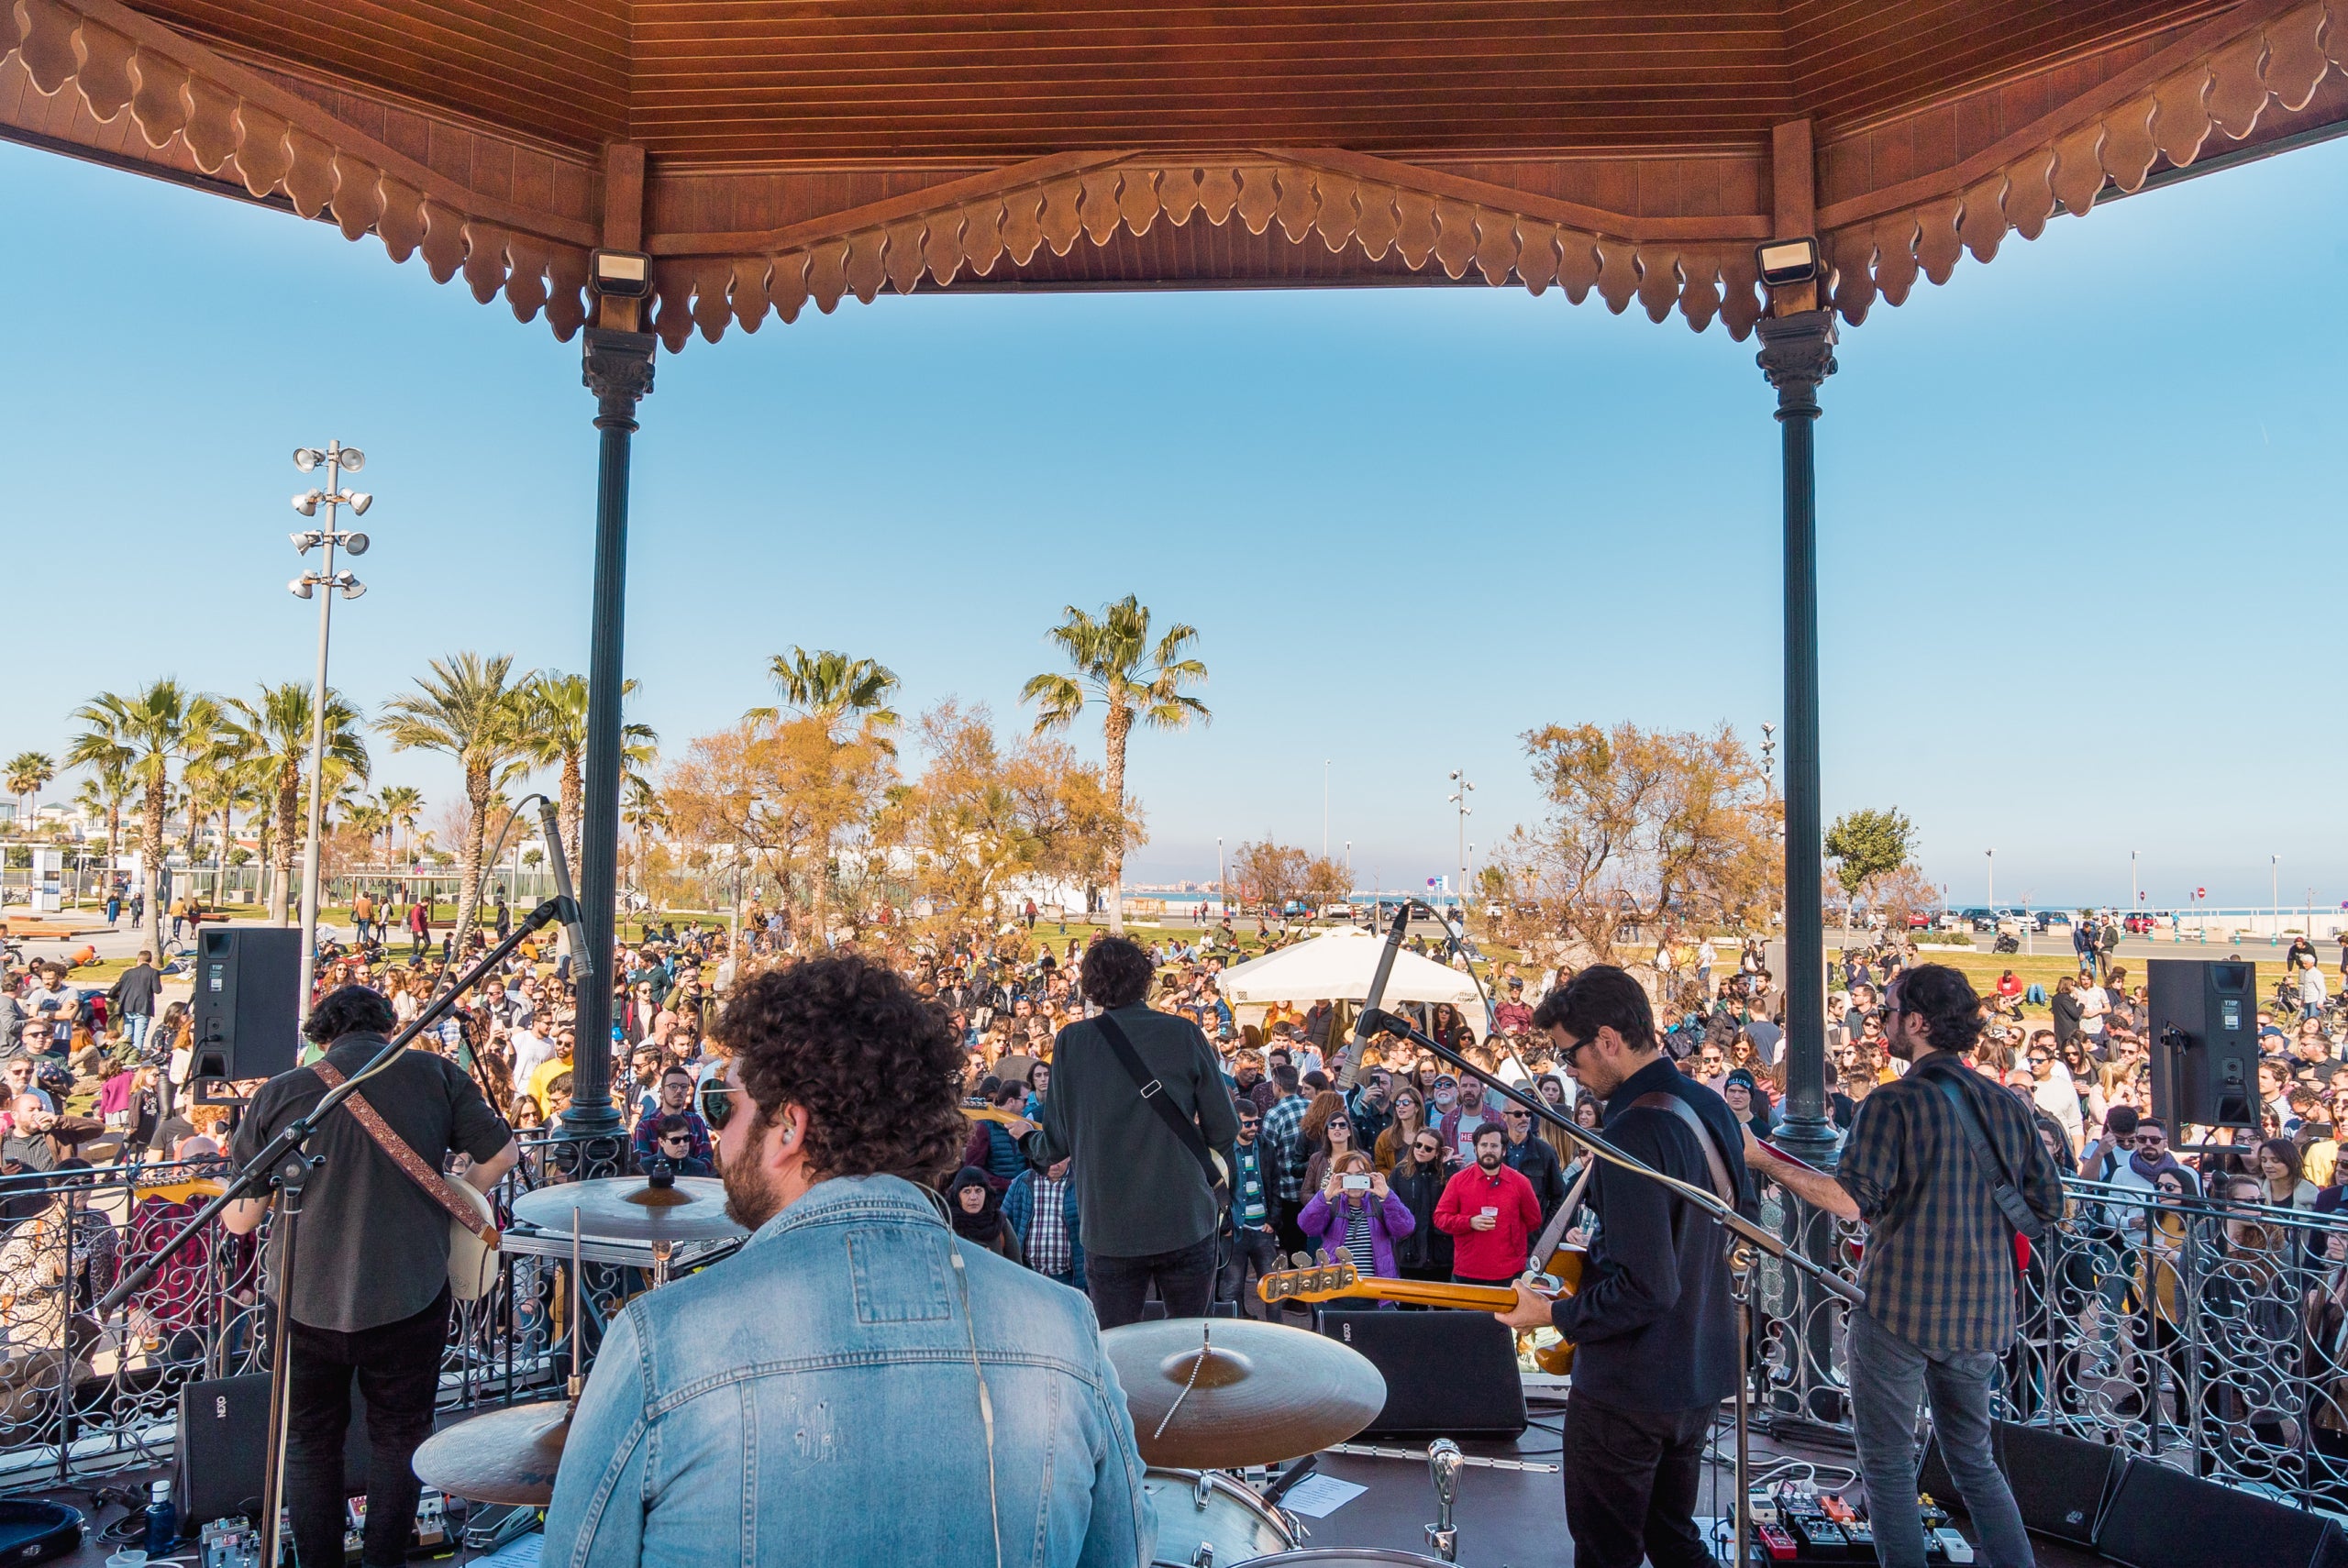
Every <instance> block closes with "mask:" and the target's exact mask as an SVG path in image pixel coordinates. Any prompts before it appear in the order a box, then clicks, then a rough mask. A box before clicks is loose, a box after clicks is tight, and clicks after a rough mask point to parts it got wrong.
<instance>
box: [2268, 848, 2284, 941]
mask: <svg viewBox="0 0 2348 1568" xmlns="http://www.w3.org/2000/svg"><path fill="white" fill-rule="evenodd" d="M2266 910H2267V916H2268V920H2269V921H2270V922H2271V923H2270V924H2269V925H2268V926H2267V928H2266V945H2267V946H2269V947H2272V946H2274V945H2275V944H2276V942H2277V941H2279V940H2281V938H2282V935H2283V857H2282V856H2279V855H2270V856H2267V857H2266Z"/></svg>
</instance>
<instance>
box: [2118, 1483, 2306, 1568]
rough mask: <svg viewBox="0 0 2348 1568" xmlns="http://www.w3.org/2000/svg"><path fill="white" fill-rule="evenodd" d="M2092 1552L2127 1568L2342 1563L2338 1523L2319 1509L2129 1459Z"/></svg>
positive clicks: (2299, 1567)
mask: <svg viewBox="0 0 2348 1568" xmlns="http://www.w3.org/2000/svg"><path fill="white" fill-rule="evenodd" d="M2096 1550H2097V1551H2100V1552H2102V1553H2103V1554H2104V1555H2105V1556H2106V1557H2109V1558H2110V1559H2111V1560H2112V1561H2113V1562H2120V1563H2124V1564H2126V1565H2127V1568H2238V1565H2239V1564H2243V1563H2255V1564H2256V1565H2257V1568H2340V1564H2341V1563H2342V1562H2343V1561H2348V1545H2343V1542H2342V1537H2341V1533H2340V1527H2339V1526H2338V1525H2337V1524H2334V1523H2333V1522H2332V1521H2331V1520H2330V1519H2328V1518H2324V1517H2323V1516H2321V1515H2320V1514H2310V1513H2304V1512H2302V1511H2300V1510H2299V1509H2298V1508H2294V1507H2288V1506H2287V1505H2285V1504H2282V1503H2277V1502H2275V1501H2273V1500H2272V1499H2270V1498H2266V1497H2262V1496H2258V1495H2257V1494H2255V1493H2253V1492H2243V1491H2238V1490H2236V1489H2235V1488H2233V1487H2232V1486H2222V1485H2219V1484H2218V1483H2217V1482H2215V1481H2204V1480H2202V1479H2201V1478H2200V1477H2199V1476H2198V1475H2187V1474H2185V1472H2183V1471H2181V1470H2171V1469H2170V1468H2169V1467H2168V1466H2167V1465H2165V1464H2159V1463H2154V1462H2153V1461H2151V1460H2148V1459H2139V1460H2134V1461H2132V1462H2131V1463H2130V1464H2129V1466H2128V1474H2126V1476H2125V1477H2123V1478H2122V1479H2121V1483H2120V1491H2119V1494H2118V1495H2117V1496H2114V1497H2113V1498H2112V1500H2111V1511H2110V1513H2109V1514H2108V1515H2107V1516H2105V1520H2104V1527H2103V1535H2102V1537H2101V1538H2100V1539H2099V1540H2097V1542H2096Z"/></svg>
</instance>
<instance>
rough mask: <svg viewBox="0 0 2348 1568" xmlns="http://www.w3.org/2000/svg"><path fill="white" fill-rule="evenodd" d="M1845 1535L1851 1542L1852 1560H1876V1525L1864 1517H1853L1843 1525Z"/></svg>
mask: <svg viewBox="0 0 2348 1568" xmlns="http://www.w3.org/2000/svg"><path fill="white" fill-rule="evenodd" d="M1843 1535H1844V1539H1845V1540H1848V1541H1849V1542H1850V1543H1851V1561H1852V1562H1874V1561H1875V1527H1874V1526H1873V1525H1871V1524H1868V1523H1866V1521H1865V1520H1863V1519H1852V1520H1850V1521H1849V1522H1847V1523H1846V1524H1844V1526H1843Z"/></svg>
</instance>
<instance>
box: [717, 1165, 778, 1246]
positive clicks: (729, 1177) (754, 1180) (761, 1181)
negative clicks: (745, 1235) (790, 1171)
mask: <svg viewBox="0 0 2348 1568" xmlns="http://www.w3.org/2000/svg"><path fill="white" fill-rule="evenodd" d="M718 1176H719V1177H720V1178H721V1179H722V1180H723V1181H724V1182H725V1217H726V1218H727V1219H728V1220H733V1221H734V1223H736V1224H737V1225H739V1226H741V1227H742V1228H743V1229H744V1230H746V1231H755V1230H757V1229H758V1228H759V1226H761V1225H763V1224H765V1223H766V1222H767V1221H768V1220H771V1219H773V1218H774V1217H775V1216H776V1215H778V1214H780V1213H781V1212H782V1194H781V1192H780V1191H778V1190H777V1189H776V1187H775V1183H774V1178H773V1177H772V1176H769V1175H768V1174H767V1169H766V1166H765V1165H763V1164H761V1163H759V1162H758V1161H755V1160H744V1161H741V1162H738V1163H737V1162H734V1161H727V1162H725V1166H724V1168H723V1169H721V1170H720V1171H719V1172H718Z"/></svg>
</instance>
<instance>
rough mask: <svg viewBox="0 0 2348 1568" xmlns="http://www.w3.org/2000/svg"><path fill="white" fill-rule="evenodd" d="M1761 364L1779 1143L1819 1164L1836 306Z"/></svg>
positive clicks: (1771, 328) (1824, 1137)
mask: <svg viewBox="0 0 2348 1568" xmlns="http://www.w3.org/2000/svg"><path fill="white" fill-rule="evenodd" d="M1759 328H1760V334H1761V353H1760V356H1759V364H1760V366H1761V371H1762V374H1763V375H1765V376H1767V378H1768V381H1769V384H1770V385H1771V386H1773V387H1775V388H1777V389H1778V429H1779V430H1780V431H1781V432H1782V435H1783V459H1782V460H1783V467H1784V472H1785V547H1786V602H1785V639H1786V661H1785V662H1786V712H1785V721H1786V777H1785V796H1784V799H1785V807H1786V975H1785V996H1786V1108H1785V1118H1784V1121H1783V1122H1782V1123H1781V1125H1780V1128H1779V1131H1778V1142H1779V1143H1782V1144H1784V1145H1785V1147H1786V1149H1787V1152H1788V1153H1789V1154H1795V1155H1798V1156H1800V1158H1802V1159H1805V1160H1809V1161H1811V1163H1812V1164H1814V1165H1827V1164H1831V1163H1832V1162H1833V1157H1834V1151H1835V1146H1836V1143H1837V1139H1836V1137H1835V1132H1834V1125H1833V1122H1832V1121H1829V1120H1828V1117H1827V1108H1826V933H1825V925H1824V914H1823V911H1822V907H1821V905H1820V902H1819V889H1820V887H1821V885H1822V877H1823V874H1824V867H1823V864H1822V862H1823V852H1822V840H1821V838H1820V826H1819V801H1818V793H1819V787H1818V476H1817V469H1816V447H1815V437H1816V426H1817V424H1818V387H1819V383H1820V382H1822V381H1824V380H1825V379H1826V378H1827V377H1828V376H1831V375H1833V373H1834V339H1835V331H1834V313H1833V311H1832V310H1831V309H1823V310H1817V309H1814V310H1796V311H1791V312H1789V313H1787V314H1785V315H1767V316H1764V317H1762V318H1761V321H1760V324H1759Z"/></svg>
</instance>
